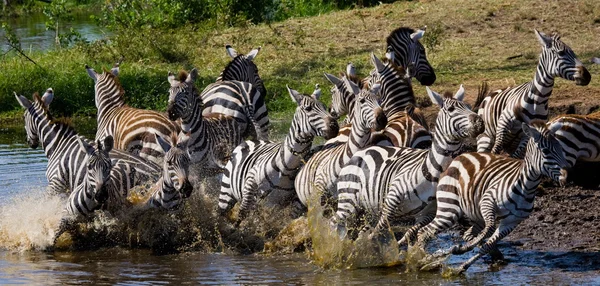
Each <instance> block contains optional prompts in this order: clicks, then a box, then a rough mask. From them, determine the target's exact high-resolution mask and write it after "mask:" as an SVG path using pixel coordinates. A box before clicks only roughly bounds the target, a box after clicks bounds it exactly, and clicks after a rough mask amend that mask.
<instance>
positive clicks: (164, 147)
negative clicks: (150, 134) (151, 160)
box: [155, 134, 171, 153]
mask: <svg viewBox="0 0 600 286" xmlns="http://www.w3.org/2000/svg"><path fill="white" fill-rule="evenodd" d="M155 135H156V142H157V143H158V145H160V148H161V149H162V150H163V151H164V152H165V153H167V152H169V150H171V143H169V142H167V141H166V140H165V139H163V138H162V137H160V136H159V135H158V134H155Z"/></svg>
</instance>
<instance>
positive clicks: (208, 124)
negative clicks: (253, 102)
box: [167, 69, 244, 170]
mask: <svg viewBox="0 0 600 286" xmlns="http://www.w3.org/2000/svg"><path fill="white" fill-rule="evenodd" d="M197 77H198V71H197V70H196V69H193V70H192V71H191V72H190V73H189V74H188V73H186V72H181V73H180V74H179V79H175V76H174V75H173V74H169V83H170V84H171V88H170V89H169V105H168V107H167V113H168V115H169V119H171V120H178V119H181V126H182V130H183V132H189V133H190V136H191V137H190V139H189V146H188V148H189V151H190V153H191V156H192V157H191V160H192V163H195V164H198V165H199V166H201V167H202V168H203V169H207V170H208V169H222V168H224V167H225V164H227V161H228V160H229V156H230V155H231V152H232V151H233V149H234V148H235V147H236V146H237V145H238V144H240V143H241V142H242V141H243V139H244V137H243V136H244V134H242V132H241V130H240V129H241V128H240V125H241V123H239V122H238V121H236V120H235V119H234V118H233V117H230V116H227V115H223V114H221V113H212V114H208V115H206V116H204V115H203V113H202V102H201V98H200V96H199V94H198V90H197V89H196V86H195V85H194V82H195V81H196V78H197Z"/></svg>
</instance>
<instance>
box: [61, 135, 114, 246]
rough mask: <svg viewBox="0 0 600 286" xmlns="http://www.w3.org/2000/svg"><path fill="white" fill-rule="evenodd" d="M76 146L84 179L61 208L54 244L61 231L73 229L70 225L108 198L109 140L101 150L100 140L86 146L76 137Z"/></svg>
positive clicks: (109, 170) (96, 208) (111, 141)
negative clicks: (83, 154)
mask: <svg viewBox="0 0 600 286" xmlns="http://www.w3.org/2000/svg"><path fill="white" fill-rule="evenodd" d="M77 142H78V143H79V146H80V148H81V150H82V151H84V152H85V153H86V155H85V159H84V160H83V162H82V163H83V164H82V165H83V166H84V167H85V169H86V171H85V176H84V178H83V182H81V183H80V184H79V185H77V187H76V188H75V189H74V190H73V192H71V195H70V196H69V199H68V201H67V206H66V208H65V212H66V215H65V216H64V217H63V218H62V219H61V221H60V225H59V227H58V231H57V232H56V234H55V235H54V240H53V242H54V244H56V240H58V238H59V237H60V236H61V235H62V234H63V233H64V232H65V231H68V230H70V229H72V228H73V224H74V223H76V222H77V221H79V220H81V219H84V218H86V217H89V216H90V215H91V214H92V213H93V212H94V211H95V210H98V209H100V206H101V205H102V204H104V203H105V202H106V200H107V199H108V197H109V194H108V184H109V178H110V174H111V169H112V168H113V165H112V162H111V159H110V156H109V154H108V152H110V150H111V149H112V147H113V140H112V137H111V136H108V137H106V139H105V140H104V146H103V145H102V142H100V140H98V142H97V143H96V146H92V145H90V144H88V143H87V142H85V141H83V140H82V139H81V138H79V137H77Z"/></svg>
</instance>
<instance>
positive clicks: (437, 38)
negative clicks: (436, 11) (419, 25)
mask: <svg viewBox="0 0 600 286" xmlns="http://www.w3.org/2000/svg"><path fill="white" fill-rule="evenodd" d="M443 39H444V27H443V24H442V23H441V22H435V23H433V24H432V25H430V26H428V27H427V31H426V32H425V36H424V37H423V39H422V40H421V41H422V42H423V44H424V45H425V47H426V48H427V50H428V51H429V52H430V53H431V52H435V51H436V50H437V48H438V46H439V45H440V43H441V42H442V40H443Z"/></svg>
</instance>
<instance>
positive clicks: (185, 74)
mask: <svg viewBox="0 0 600 286" xmlns="http://www.w3.org/2000/svg"><path fill="white" fill-rule="evenodd" d="M188 75H189V74H188V72H186V71H180V72H179V74H178V75H177V80H178V81H179V82H184V81H185V80H186V79H187V77H188Z"/></svg>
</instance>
